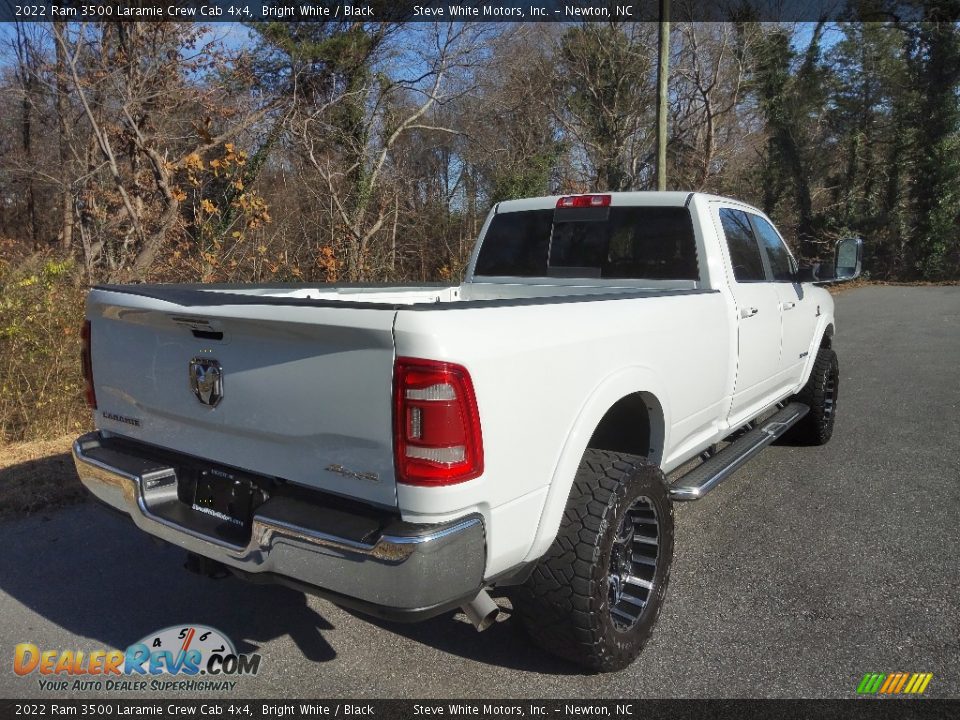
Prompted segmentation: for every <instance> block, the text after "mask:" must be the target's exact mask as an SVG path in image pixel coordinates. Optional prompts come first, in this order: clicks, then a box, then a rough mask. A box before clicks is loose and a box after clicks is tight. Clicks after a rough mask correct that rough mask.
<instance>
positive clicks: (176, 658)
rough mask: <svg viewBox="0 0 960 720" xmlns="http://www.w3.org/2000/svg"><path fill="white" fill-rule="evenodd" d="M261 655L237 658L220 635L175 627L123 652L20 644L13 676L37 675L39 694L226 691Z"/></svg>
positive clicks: (230, 644)
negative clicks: (40, 692) (59, 648)
mask: <svg viewBox="0 0 960 720" xmlns="http://www.w3.org/2000/svg"><path fill="white" fill-rule="evenodd" d="M260 661H261V656H260V655H257V654H254V653H250V654H240V653H238V652H237V651H236V648H235V646H234V644H233V642H232V641H231V640H230V638H228V637H227V636H226V635H224V634H223V633H222V632H220V631H219V630H216V629H215V628H211V627H207V626H206V625H175V626H172V627H168V628H165V629H163V630H160V631H159V632H156V633H151V634H150V635H147V636H146V637H145V638H143V639H142V640H140V641H139V642H135V643H133V644H132V645H130V646H129V647H128V648H127V649H126V650H92V651H87V652H84V651H82V650H46V649H40V648H39V647H38V646H37V645H35V644H33V643H20V644H19V645H17V646H16V647H15V648H14V651H13V671H14V672H15V673H16V674H17V675H20V676H23V677H27V676H37V682H38V683H39V685H40V689H41V690H51V691H69V692H74V691H77V690H80V691H82V690H107V691H114V692H116V691H120V692H125V691H140V690H152V691H158V690H159V691H171V690H179V691H188V692H189V691H204V692H209V691H216V690H223V691H230V690H233V689H234V688H235V687H236V685H237V680H236V679H234V678H237V677H240V676H245V675H256V674H257V672H259V670H260Z"/></svg>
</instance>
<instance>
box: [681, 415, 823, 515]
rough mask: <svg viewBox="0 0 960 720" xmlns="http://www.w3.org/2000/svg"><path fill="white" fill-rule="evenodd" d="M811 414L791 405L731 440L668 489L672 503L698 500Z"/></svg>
mask: <svg viewBox="0 0 960 720" xmlns="http://www.w3.org/2000/svg"><path fill="white" fill-rule="evenodd" d="M808 412H810V408H809V407H808V406H806V405H804V404H803V403H797V402H794V403H790V404H789V405H787V406H786V407H785V408H783V410H780V411H779V412H778V413H777V414H776V415H774V416H772V417H770V418H768V419H767V420H765V421H764V422H763V424H762V425H761V426H760V427H757V428H754V429H753V430H750V431H749V432H747V433H746V434H744V435H742V436H741V437H739V438H737V439H736V440H734V441H733V442H732V443H731V444H730V445H728V446H727V447H725V448H724V449H723V450H721V451H720V452H718V453H717V454H716V455H714V456H713V457H711V458H710V459H709V460H707V461H706V462H704V463H701V464H700V465H698V466H697V467H695V468H694V469H693V470H691V471H690V472H688V473H687V474H686V475H684V476H683V477H681V478H680V479H679V480H677V481H676V483H674V484H673V485H671V486H670V499H671V500H699V499H700V498H702V497H703V496H704V495H706V494H707V493H708V492H710V491H711V490H713V489H714V488H715V487H716V486H717V485H719V484H720V483H721V482H723V481H724V480H726V479H727V478H728V477H730V476H731V475H733V474H734V473H735V472H736V471H737V470H739V469H740V468H741V467H742V466H743V465H744V464H746V462H747V461H748V460H750V459H751V458H752V457H754V456H755V455H756V454H757V453H759V452H760V451H761V450H763V449H764V448H765V447H766V446H767V445H769V444H770V443H772V442H773V441H774V440H776V439H777V438H778V437H780V436H781V435H783V434H784V433H785V432H786V431H787V430H789V429H790V428H791V427H793V426H794V425H795V424H796V423H797V422H798V421H799V420H801V419H802V418H803V416H804V415H806V414H807V413H808Z"/></svg>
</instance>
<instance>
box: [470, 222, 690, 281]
mask: <svg viewBox="0 0 960 720" xmlns="http://www.w3.org/2000/svg"><path fill="white" fill-rule="evenodd" d="M474 275H476V276H485V277H531V278H533V277H538V278H551V277H552V278H585V279H586V278H593V279H611V280H613V279H617V280H630V279H637V280H694V281H696V280H699V279H700V272H699V268H698V264H697V245H696V240H695V237H694V230H693V219H692V217H691V215H690V210H689V209H688V208H686V207H673V206H670V207H661V206H619V207H618V206H614V207H596V208H593V207H589V208H556V209H542V210H519V211H514V212H504V213H498V214H497V215H494V217H493V218H492V219H491V221H490V225H489V227H488V228H487V232H486V235H485V236H484V239H483V243H482V245H481V246H480V252H479V255H478V256H477V262H476V266H475V268H474Z"/></svg>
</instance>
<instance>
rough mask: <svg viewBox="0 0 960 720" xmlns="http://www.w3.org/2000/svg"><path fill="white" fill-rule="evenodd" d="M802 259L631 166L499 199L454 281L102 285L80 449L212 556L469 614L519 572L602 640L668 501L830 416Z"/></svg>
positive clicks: (552, 614)
mask: <svg viewBox="0 0 960 720" xmlns="http://www.w3.org/2000/svg"><path fill="white" fill-rule="evenodd" d="M861 252H862V251H861V241H860V240H858V239H851V240H845V241H841V242H840V243H838V245H837V254H836V263H835V265H834V267H832V268H830V269H829V272H827V273H825V275H829V280H828V281H830V282H836V281H839V280H843V279H849V278H852V277H855V276H856V275H857V274H858V273H859V270H860V258H861ZM817 272H818V269H817V268H802V269H801V268H798V266H797V264H796V262H795V261H794V259H793V256H792V255H791V254H790V251H789V250H788V249H787V247H786V245H785V244H784V242H783V240H782V238H781V237H780V235H779V234H778V233H777V231H776V230H775V229H774V227H773V225H772V224H771V223H770V221H769V220H768V219H767V218H766V217H765V216H764V215H763V214H762V213H761V212H759V211H758V210H756V209H754V208H752V207H749V206H748V205H744V204H743V203H740V202H737V201H734V200H730V199H726V198H721V197H714V196H709V195H703V194H699V193H686V192H661V193H652V192H628V193H612V194H593V195H576V196H565V197H543V198H534V199H526V200H514V201H509V202H501V203H499V204H498V205H497V206H496V207H494V208H493V210H492V211H491V212H490V215H489V217H488V218H487V221H486V223H485V225H484V227H483V231H482V233H481V237H480V240H479V241H478V243H477V246H476V249H475V251H474V254H473V257H472V259H471V261H470V264H469V267H468V270H467V274H466V280H465V282H464V283H463V284H461V285H459V286H456V287H446V286H433V285H418V286H411V287H386V286H366V287H363V286H324V285H308V284H299V285H146V284H141V285H123V286H100V287H96V288H94V289H93V290H92V291H91V292H90V294H89V298H88V301H87V321H86V324H85V327H84V334H83V336H84V339H85V344H84V368H85V374H86V380H87V399H88V402H89V403H90V405H91V407H92V408H94V410H95V418H96V426H97V428H98V430H97V431H96V432H94V433H90V434H87V435H84V436H83V437H80V438H79V439H78V440H77V441H76V443H75V444H74V448H73V453H74V458H75V462H76V466H77V470H78V471H79V475H80V478H81V480H82V481H83V483H84V484H85V485H86V486H87V487H88V488H89V490H90V491H91V492H92V493H93V495H95V496H96V497H97V498H98V499H99V500H101V501H103V502H104V503H106V504H108V505H110V506H113V507H114V508H117V509H119V510H121V511H123V512H124V513H126V514H128V515H129V516H130V517H132V519H133V521H134V522H135V523H136V525H137V526H138V527H139V528H140V529H142V530H143V531H145V532H147V533H150V534H151V535H154V536H156V537H159V538H162V539H163V540H166V541H168V542H170V543H173V544H174V545H177V546H180V547H182V548H184V549H186V550H187V551H188V552H189V554H190V555H189V558H190V563H188V565H192V566H193V567H194V569H197V570H199V571H202V572H206V573H209V574H225V573H226V571H229V572H231V573H233V574H235V575H237V576H240V577H243V578H246V579H248V580H253V581H266V582H281V583H285V584H288V585H291V586H294V587H297V588H301V589H303V590H305V591H308V592H312V593H315V594H318V595H321V596H323V597H326V598H329V599H331V600H332V601H333V602H335V603H338V604H342V605H345V606H350V607H354V608H357V609H360V610H362V611H365V612H368V613H372V614H375V615H378V616H382V617H387V618H397V619H410V620H415V619H422V618H427V617H431V616H434V615H437V614H440V613H443V612H445V611H449V610H452V609H455V608H457V607H461V608H463V610H464V612H465V613H466V614H467V616H468V617H469V618H470V620H471V621H472V622H474V624H475V625H476V626H477V627H478V629H483V628H484V627H486V626H488V625H489V624H490V623H491V622H492V621H493V620H494V619H495V618H496V615H497V612H498V606H497V605H496V604H495V603H494V602H493V601H492V599H491V598H490V595H489V590H491V589H493V588H505V587H512V588H513V592H512V601H513V606H514V610H515V612H516V614H518V615H519V616H520V618H521V619H522V621H523V622H524V624H525V625H526V627H527V628H528V629H529V631H530V634H531V636H532V637H533V638H534V640H535V641H536V642H538V643H539V644H540V645H542V646H543V647H544V648H546V649H547V650H549V651H550V652H553V653H556V654H558V655H560V656H563V657H566V658H569V659H571V660H573V661H575V662H577V663H580V664H582V665H585V666H586V667H588V668H590V669H593V670H599V671H606V670H614V669H619V668H622V667H624V666H626V665H627V664H628V663H630V662H631V661H632V660H633V659H634V658H635V657H636V656H637V655H638V654H639V652H640V650H641V648H642V647H643V645H644V643H645V641H646V639H647V638H648V636H649V635H650V633H651V631H652V628H653V625H654V623H655V621H656V618H657V616H658V615H659V613H660V609H661V606H662V603H663V598H664V593H665V591H666V588H667V581H668V577H669V573H670V564H671V560H672V555H673V509H672V502H673V501H678V500H696V499H698V498H700V497H702V496H703V495H705V494H706V493H707V492H708V491H710V490H711V489H712V488H713V487H715V486H716V484H717V483H718V482H720V481H721V480H723V479H724V478H726V477H728V476H729V475H730V474H731V473H732V472H733V471H734V470H736V469H737V468H738V467H739V466H740V465H742V464H743V463H744V462H745V461H746V460H747V459H749V458H750V457H751V456H752V455H754V454H755V453H756V452H757V451H758V450H760V449H762V448H763V447H765V446H766V445H768V444H769V443H771V442H773V441H774V440H775V439H777V438H778V437H780V436H781V435H783V434H784V433H785V432H787V431H789V432H790V434H791V435H792V437H793V438H794V440H795V441H798V442H800V443H807V444H820V443H825V442H826V441H827V440H828V439H829V438H830V435H831V432H832V428H833V423H834V418H835V416H836V407H837V406H836V402H837V387H838V370H837V358H836V355H835V354H834V351H833V350H832V349H831V344H832V339H833V333H834V319H833V301H832V299H831V297H830V295H829V294H828V293H827V292H826V290H824V289H822V288H820V287H816V286H815V284H814V281H817V282H823V281H822V280H819V279H818V276H817ZM691 461H693V462H697V463H698V464H697V465H696V466H695V467H693V469H691V470H689V471H688V472H687V473H686V474H683V475H682V476H681V477H679V478H676V479H674V481H673V482H672V483H671V482H668V480H667V478H666V474H667V473H671V471H678V470H679V469H682V468H681V466H684V467H686V466H688V465H691V464H693V463H692V462H691ZM677 474H680V473H679V472H675V473H674V475H677Z"/></svg>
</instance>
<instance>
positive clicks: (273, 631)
mask: <svg viewBox="0 0 960 720" xmlns="http://www.w3.org/2000/svg"><path fill="white" fill-rule="evenodd" d="M0 542H2V543H3V545H4V546H5V548H6V552H4V553H2V554H0V594H5V595H8V596H10V597H8V598H2V597H0V607H3V606H5V605H7V604H8V603H10V598H12V599H13V600H14V601H15V602H14V607H13V608H6V609H5V612H3V613H2V614H4V615H7V616H8V622H10V625H2V630H0V632H2V634H3V635H4V637H7V638H9V640H10V641H12V642H14V643H17V642H26V641H28V640H29V641H30V642H35V643H37V644H38V645H46V646H50V647H53V643H54V642H58V643H61V644H62V643H63V638H62V637H59V636H57V635H55V634H54V633H52V632H51V631H50V630H49V629H48V625H47V623H53V624H55V625H57V626H59V627H61V628H63V629H64V630H66V631H67V632H68V633H70V634H71V635H74V636H77V639H86V638H88V639H89V640H84V641H83V642H82V643H81V644H79V645H78V647H77V648H76V649H88V647H90V646H93V647H96V642H90V641H91V640H93V641H99V643H101V644H103V645H104V646H108V647H111V648H118V649H125V648H126V647H128V646H129V645H131V644H132V643H135V642H137V641H138V640H140V639H141V638H143V637H145V636H146V635H147V634H149V633H153V632H156V631H158V630H161V629H163V628H166V627H170V626H173V625H180V624H184V625H187V624H203V625H209V626H211V627H214V628H216V629H218V630H220V631H222V632H224V633H225V634H226V635H227V636H228V637H230V638H231V639H232V640H233V641H234V644H235V645H236V646H237V650H238V651H239V652H254V651H257V650H258V649H259V647H260V645H261V644H262V643H264V642H266V641H269V640H273V639H275V638H279V637H282V636H286V635H289V637H290V639H291V640H292V641H293V643H294V644H295V645H296V646H297V648H298V649H299V650H300V652H301V653H303V656H304V658H306V659H308V660H311V661H313V662H323V661H327V660H332V659H333V658H334V657H336V653H335V652H334V650H333V648H332V647H331V646H330V645H329V643H327V642H326V640H325V639H324V637H323V631H324V630H330V629H332V627H333V626H332V625H331V624H330V623H329V622H328V621H327V620H326V619H325V618H323V617H322V616H321V615H319V614H318V613H317V612H315V611H314V610H313V609H312V608H310V607H309V605H307V601H306V598H305V596H304V595H303V594H302V593H298V592H295V591H293V590H289V589H286V588H283V587H278V586H258V585H250V584H246V583H243V584H242V585H241V583H240V581H238V580H234V579H232V578H228V579H224V580H211V579H209V578H206V577H200V576H198V575H194V574H192V573H189V572H187V571H186V570H184V569H183V562H184V559H185V554H184V552H183V551H182V550H180V549H178V548H174V547H172V546H160V545H158V544H156V543H154V542H153V541H152V540H151V539H150V538H149V537H147V536H146V535H144V534H143V533H141V532H140V531H139V530H137V529H136V528H135V527H134V526H133V524H132V523H131V522H130V521H128V520H126V519H124V518H123V517H121V516H119V515H115V514H113V513H111V512H109V511H107V510H104V509H102V508H100V507H99V506H97V505H95V504H93V503H88V504H86V505H83V506H80V507H75V508H69V509H67V510H64V511H62V512H55V513H50V514H49V515H46V516H35V517H31V518H28V519H26V520H19V521H14V522H5V523H2V524H0ZM17 602H19V603H21V604H22V605H24V606H25V607H26V608H27V609H29V610H30V611H32V612H33V613H36V614H38V615H40V616H42V617H43V618H44V619H45V620H46V621H47V622H41V623H37V622H36V621H34V622H33V623H30V622H24V621H25V620H26V621H29V620H30V619H31V618H29V615H26V616H24V615H23V614H21V615H20V617H18V618H16V619H15V618H13V617H10V616H11V615H12V614H13V612H12V611H13V610H14V609H15V607H16V603H17ZM0 623H2V621H0ZM74 644H75V643H73V642H71V643H68V644H67V647H68V648H71V647H73V645H74Z"/></svg>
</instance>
